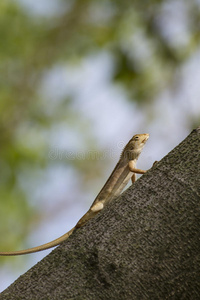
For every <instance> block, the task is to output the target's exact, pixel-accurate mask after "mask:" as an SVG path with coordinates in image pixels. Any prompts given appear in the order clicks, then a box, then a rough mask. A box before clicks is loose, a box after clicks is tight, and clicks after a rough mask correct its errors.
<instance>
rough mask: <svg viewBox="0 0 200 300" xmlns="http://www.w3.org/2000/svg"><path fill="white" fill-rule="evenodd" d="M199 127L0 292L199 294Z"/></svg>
mask: <svg viewBox="0 0 200 300" xmlns="http://www.w3.org/2000/svg"><path fill="white" fill-rule="evenodd" d="M199 153H200V127H198V128H197V129H196V130H193V131H192V133H191V134H190V135H189V136H188V137H187V138H186V139H185V140H184V141H183V142H182V143H181V144H179V145H178V146H177V147H176V148H175V149H174V150H172V151H171V152H170V153H169V154H168V155H167V156H166V157H164V158H163V159H162V160H161V161H160V162H158V163H157V164H156V165H155V166H154V167H153V168H152V169H151V170H150V171H149V172H147V173H146V174H145V175H143V176H142V177H141V178H140V179H139V180H138V181H137V182H136V183H135V184H134V185H133V186H131V187H130V188H129V189H128V190H127V191H125V192H124V193H123V194H122V195H121V196H120V197H118V198H117V199H116V200H115V201H114V202H112V203H110V204H109V205H108V206H107V207H105V209H104V210H103V211H102V212H101V213H99V214H98V215H97V216H96V217H95V218H94V219H93V220H91V221H90V222H88V223H87V224H86V225H85V226H84V227H82V228H80V229H78V230H77V231H76V232H75V233H74V234H73V235H72V236H71V237H70V238H69V239H68V240H67V241H65V242H64V243H63V244H62V245H60V246H59V247H57V248H56V249H55V250H54V251H52V252H51V253H50V254H49V255H48V256H46V257H45V258H44V259H43V260H42V261H40V262H39V263H38V264H37V265H35V266H34V267H33V268H31V269H30V270H29V271H28V272H26V273H25V274H24V275H22V276H21V277H20V278H19V279H17V280H16V281H15V282H14V283H13V284H12V285H11V286H10V287H9V288H7V289H6V290H5V291H4V292H3V293H2V294H1V295H0V300H3V299H8V300H12V299H15V300H16V299H20V300H21V299H33V300H36V299H38V300H42V299H55V300H61V299H65V300H66V299H77V300H78V299H80V300H82V299H87V300H88V299H92V300H94V299H95V300H96V299H103V300H105V299H115V300H116V299H138V300H141V299H153V300H154V299H161V300H163V299H187V300H188V299H200V155H199Z"/></svg>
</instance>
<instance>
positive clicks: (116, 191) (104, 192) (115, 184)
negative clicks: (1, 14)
mask: <svg viewBox="0 0 200 300" xmlns="http://www.w3.org/2000/svg"><path fill="white" fill-rule="evenodd" d="M148 138H149V134H148V133H144V134H136V135H134V136H133V137H132V138H131V139H130V141H129V142H128V143H127V145H126V146H125V147H124V149H123V151H122V153H121V156H120V159H119V161H118V163H117V165H116V166H115V168H114V170H113V171H112V173H111V175H110V176H109V178H108V180H107V181H106V183H105V184H104V186H103V188H102V189H101V190H100V192H99V194H98V195H97V197H96V198H95V200H94V202H93V203H92V205H91V206H90V208H89V210H88V211H87V212H86V213H85V214H84V215H83V217H82V218H81V219H80V220H79V221H78V222H77V224H76V225H75V226H74V227H73V228H72V229H71V230H69V231H68V232H67V233H65V234H64V235H62V236H60V237H59V238H57V239H55V240H53V241H51V242H49V243H46V244H43V245H40V246H36V247H33V248H29V249H25V250H19V251H11V252H0V256H12V255H23V254H29V253H35V252H39V251H42V250H46V249H49V248H52V247H55V246H58V245H59V244H60V243H62V242H63V241H65V240H66V239H67V238H68V237H69V236H70V235H71V234H72V233H73V232H74V230H76V229H78V228H80V227H82V226H84V225H85V224H86V223H87V222H88V221H89V220H90V219H92V218H93V217H94V216H95V215H96V214H97V213H99V212H100V211H101V210H102V209H103V208H104V206H105V205H107V204H108V203H109V202H111V201H112V200H113V199H114V198H116V197H117V196H119V195H120V193H121V192H122V190H123V189H124V187H125V186H126V185H127V183H128V181H129V180H130V179H132V182H133V183H134V182H135V180H136V175H135V174H144V173H145V172H146V171H144V170H141V169H137V168H136V162H137V159H138V157H139V155H140V153H141V152H142V149H143V148H144V145H145V143H146V141H147V140H148Z"/></svg>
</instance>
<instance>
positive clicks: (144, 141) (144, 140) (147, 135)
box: [142, 133, 149, 143]
mask: <svg viewBox="0 0 200 300" xmlns="http://www.w3.org/2000/svg"><path fill="white" fill-rule="evenodd" d="M148 138H149V134H148V133H147V134H146V137H145V138H144V139H143V140H142V143H146V141H147V140H148Z"/></svg>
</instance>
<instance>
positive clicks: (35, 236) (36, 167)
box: [0, 0, 200, 291]
mask: <svg viewBox="0 0 200 300" xmlns="http://www.w3.org/2000/svg"><path fill="white" fill-rule="evenodd" d="M0 43H1V47H0V171H1V172H0V251H11V250H20V249H24V248H28V247H32V246H37V245H39V244H43V243H46V242H49V241H50V240H53V239H55V238H57V237H58V236H60V235H62V234H64V233H65V232H67V231H68V230H69V229H71V228H72V227H73V226H74V225H75V224H76V222H77V221H78V220H79V218H80V217H81V216H82V215H83V214H84V213H85V212H86V211H87V209H88V208H89V206H90V204H91V203H92V202H93V200H94V198H95V196H96V195H97V193H98V192H99V190H100V189H101V187H102V186H103V184H104V183H105V181H106V180H107V178H108V176H109V175H110V173H111V171H112V169H113V168H114V166H115V165H116V163H117V161H118V159H119V155H120V152H121V151H122V149H123V146H124V145H125V144H126V143H127V141H128V140H129V139H130V138H131V137H132V136H133V135H134V134H136V133H149V134H150V139H149V141H148V143H147V145H146V147H145V149H144V150H143V153H142V155H141V157H140V159H139V162H138V167H139V168H143V169H148V168H150V167H151V165H152V163H153V162H154V161H155V160H160V159H161V158H162V157H163V156H165V155H166V154H167V153H168V152H169V151H170V150H172V149H173V148H174V147H175V146H176V145H177V144H178V143H179V142H181V141H182V140H183V139H184V138H185V137H186V136H187V135H188V134H189V133H190V131H191V130H192V129H193V128H195V127H197V126H199V125H200V0H190V1H181V0H179V1H178V0H165V1H164V0H163V1H162V0H160V1H156V0H152V1H147V0H144V1H126V0H118V1H112V0H102V1H98V0H82V1H78V0H72V1H67V0H40V1H34V0H2V1H1V2H0ZM50 251H51V250H48V251H45V252H41V253H38V254H31V255H28V256H21V257H9V258H5V257H2V258H0V266H1V267H0V291H2V290H3V289H5V288H6V287H7V286H8V285H9V284H10V283H12V282H13V281H14V280H15V279H16V278H17V277H18V276H19V275H20V274H22V273H24V272H25V271H26V270H28V269H29V268H30V267H31V266H33V265H34V264H35V263H36V262H37V261H39V260H40V259H42V257H44V256H46V255H47V254H48V253H49V252H50Z"/></svg>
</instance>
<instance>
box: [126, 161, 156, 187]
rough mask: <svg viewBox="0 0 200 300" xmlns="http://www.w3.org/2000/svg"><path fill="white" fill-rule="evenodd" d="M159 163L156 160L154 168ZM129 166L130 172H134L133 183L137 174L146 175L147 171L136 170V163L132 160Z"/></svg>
mask: <svg viewBox="0 0 200 300" xmlns="http://www.w3.org/2000/svg"><path fill="white" fill-rule="evenodd" d="M157 162H158V161H157V160H156V161H155V162H154V163H153V166H154V165H155V164H156V163H157ZM128 166H129V170H130V171H131V172H133V173H134V174H133V176H132V177H131V180H132V183H134V182H135V181H136V175H135V174H145V173H146V172H147V171H145V170H141V169H137V168H135V161H134V160H130V161H129V163H128Z"/></svg>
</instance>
